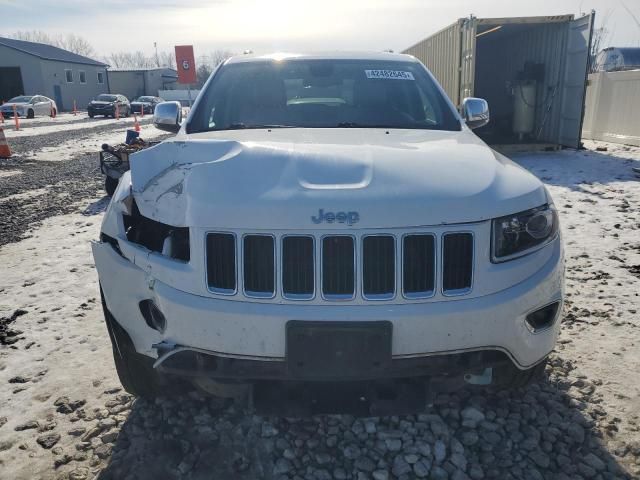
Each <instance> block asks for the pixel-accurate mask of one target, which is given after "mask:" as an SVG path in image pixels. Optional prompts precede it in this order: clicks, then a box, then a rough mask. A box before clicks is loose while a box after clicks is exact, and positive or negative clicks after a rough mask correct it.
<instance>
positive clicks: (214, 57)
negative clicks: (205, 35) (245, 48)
mask: <svg viewBox="0 0 640 480" xmlns="http://www.w3.org/2000/svg"><path fill="white" fill-rule="evenodd" d="M234 55H235V53H233V52H232V51H230V50H214V51H213V53H212V54H211V64H210V65H211V68H216V67H217V66H218V65H220V64H221V63H222V62H224V61H225V60H226V59H227V58H229V57H233V56H234Z"/></svg>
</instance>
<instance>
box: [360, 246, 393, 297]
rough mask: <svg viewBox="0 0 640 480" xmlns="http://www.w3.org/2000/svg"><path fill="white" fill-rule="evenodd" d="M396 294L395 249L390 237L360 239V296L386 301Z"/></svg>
mask: <svg viewBox="0 0 640 480" xmlns="http://www.w3.org/2000/svg"><path fill="white" fill-rule="evenodd" d="M395 292H396V247H395V238H394V237H392V236H391V235H370V236H367V237H364V238H363V239H362V295H363V296H364V297H365V298H367V299H369V300H388V299H389V298H393V296H394V294H395Z"/></svg>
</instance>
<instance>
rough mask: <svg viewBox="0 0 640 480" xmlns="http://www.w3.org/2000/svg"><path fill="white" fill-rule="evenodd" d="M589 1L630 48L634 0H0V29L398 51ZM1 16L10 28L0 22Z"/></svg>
mask: <svg viewBox="0 0 640 480" xmlns="http://www.w3.org/2000/svg"><path fill="white" fill-rule="evenodd" d="M592 9H594V10H596V26H600V25H601V24H602V22H603V20H605V19H606V28H607V30H608V31H609V35H608V38H607V41H606V45H605V46H635V47H640V1H638V0H437V1H436V0H321V1H318V0H314V1H308V0H263V1H260V0H212V1H208V2H207V1H204V0H182V1H179V0H133V1H131V0H100V1H97V2H96V1H91V0H0V18H1V19H2V21H1V22H0V36H1V35H3V34H8V33H11V32H13V31H16V30H42V31H45V32H47V33H49V34H52V35H58V34H65V33H71V32H72V33H75V34H76V35H81V36H83V37H85V38H86V39H87V40H89V42H90V43H91V44H92V45H93V47H94V49H95V50H96V52H97V55H99V56H106V55H108V54H110V53H112V52H118V51H136V50H142V51H144V52H145V53H146V54H151V53H153V48H154V47H153V44H154V42H157V45H158V49H159V50H168V51H169V50H173V46H174V45H184V44H186V45H189V44H192V45H194V49H195V53H196V57H198V56H201V55H210V54H211V53H212V52H214V51H216V50H228V51H232V52H236V53H241V52H243V51H245V50H252V51H254V52H256V53H266V52H273V51H319V50H387V49H392V50H394V51H402V50H403V49H404V48H406V47H408V46H410V45H413V44H414V43H416V42H418V41H419V40H421V39H423V38H425V37H427V36H429V35H430V34H432V33H434V32H436V31H438V30H440V29H441V28H443V27H445V26H447V25H449V24H451V23H453V22H454V21H455V20H456V19H458V18H461V17H466V16H469V15H470V14H473V15H475V16H477V17H510V16H536V15H559V14H570V13H571V14H575V15H579V14H580V13H584V12H589V11H591V10H592ZM7 25H10V26H11V27H10V28H9V29H8V28H7Z"/></svg>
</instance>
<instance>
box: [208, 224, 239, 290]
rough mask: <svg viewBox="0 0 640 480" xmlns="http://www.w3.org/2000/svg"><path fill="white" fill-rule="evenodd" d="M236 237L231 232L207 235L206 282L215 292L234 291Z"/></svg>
mask: <svg viewBox="0 0 640 480" xmlns="http://www.w3.org/2000/svg"><path fill="white" fill-rule="evenodd" d="M236 276H237V275H236V237H235V235H233V234H231V233H210V234H208V235H207V283H208V284H209V288H210V289H211V290H212V291H213V292H215V293H221V294H224V295H232V294H234V293H235V292H236Z"/></svg>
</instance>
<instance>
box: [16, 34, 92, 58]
mask: <svg viewBox="0 0 640 480" xmlns="http://www.w3.org/2000/svg"><path fill="white" fill-rule="evenodd" d="M9 37H10V38H15V39H16V40H25V41H27V42H37V43H45V44H47V45H53V46H54V47H58V48H63V49H65V50H68V51H70V52H73V53H77V54H78V55H83V56H85V57H88V56H91V55H93V54H94V53H95V50H94V49H93V47H92V46H91V44H90V43H89V41H88V40H86V39H85V38H83V37H80V36H78V35H75V34H73V33H68V34H66V35H58V36H56V37H52V36H51V35H49V34H48V33H46V32H43V31H42V30H25V31H17V32H14V33H13V34H11V35H9Z"/></svg>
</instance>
